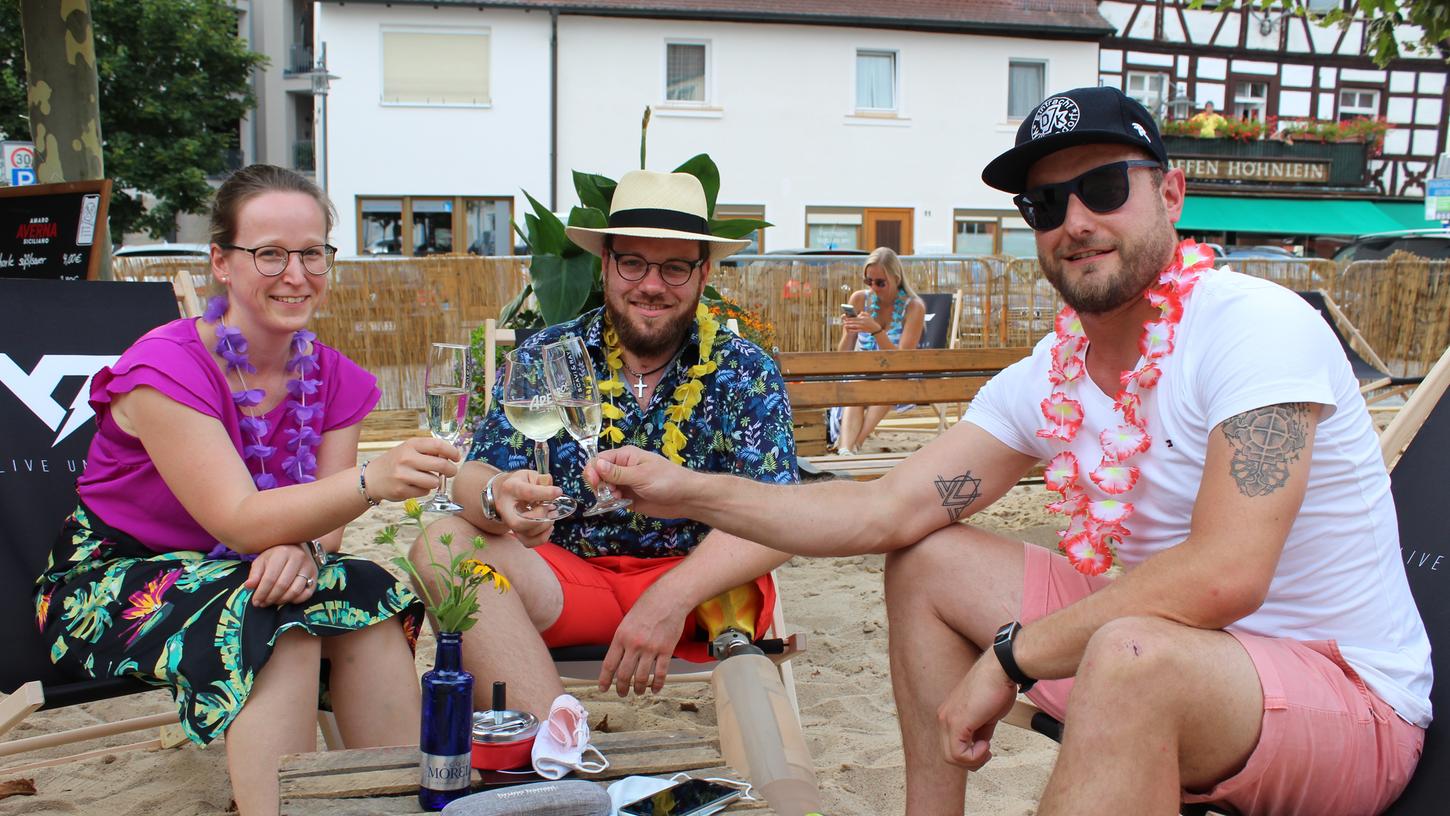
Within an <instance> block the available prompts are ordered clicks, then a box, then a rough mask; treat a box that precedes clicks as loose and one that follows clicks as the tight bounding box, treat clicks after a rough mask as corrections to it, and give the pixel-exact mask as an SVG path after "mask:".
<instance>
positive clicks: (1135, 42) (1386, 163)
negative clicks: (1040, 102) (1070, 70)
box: [1098, 0, 1450, 254]
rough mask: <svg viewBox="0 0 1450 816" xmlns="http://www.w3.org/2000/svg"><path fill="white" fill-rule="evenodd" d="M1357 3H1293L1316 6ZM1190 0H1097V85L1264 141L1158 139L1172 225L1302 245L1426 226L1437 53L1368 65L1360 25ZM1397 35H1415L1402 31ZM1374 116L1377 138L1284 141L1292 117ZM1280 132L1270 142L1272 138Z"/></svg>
mask: <svg viewBox="0 0 1450 816" xmlns="http://www.w3.org/2000/svg"><path fill="white" fill-rule="evenodd" d="M1344 4H1347V5H1346V6H1345V7H1346V9H1347V10H1351V8H1352V7H1353V5H1354V0H1296V5H1300V6H1303V7H1304V8H1305V9H1306V10H1307V11H1308V12H1310V13H1311V15H1312V14H1314V13H1323V12H1327V11H1329V10H1331V9H1333V8H1337V7H1340V6H1341V5H1344ZM1189 5H1190V0H1103V2H1100V3H1099V5H1098V8H1099V11H1100V13H1101V14H1102V15H1103V16H1104V17H1105V18H1106V19H1107V20H1108V21H1109V22H1110V23H1111V24H1112V25H1113V27H1114V28H1115V30H1116V33H1115V34H1114V35H1113V36H1110V37H1109V38H1107V39H1106V40H1104V41H1103V43H1102V47H1101V49H1100V51H1099V68H1100V72H1101V81H1102V83H1103V84H1105V85H1113V86H1116V87H1119V88H1122V89H1123V91H1124V92H1126V93H1128V94H1129V95H1131V96H1134V97H1136V98H1137V99H1139V100H1140V101H1142V102H1143V103H1144V104H1145V105H1147V106H1148V107H1149V108H1150V109H1151V110H1153V111H1154V112H1155V113H1157V114H1158V115H1159V116H1160V118H1162V119H1164V120H1165V121H1167V122H1172V121H1174V120H1181V119H1186V118H1188V117H1190V116H1192V115H1193V114H1195V113H1198V112H1201V111H1202V110H1203V108H1204V105H1205V103H1211V104H1212V105H1213V106H1214V108H1215V110H1216V111H1217V112H1218V113H1220V114H1222V115H1224V116H1227V117H1239V118H1243V119H1248V120H1257V121H1258V122H1261V123H1262V124H1263V125H1264V129H1265V132H1264V134H1263V136H1262V137H1260V138H1257V139H1251V140H1244V141H1240V140H1236V139H1232V138H1217V139H1202V138H1188V137H1184V138H1172V137H1170V138H1169V140H1168V141H1169V154H1170V156H1171V157H1172V158H1173V159H1174V161H1175V163H1177V164H1178V165H1179V166H1180V167H1182V168H1183V169H1184V170H1185V172H1186V173H1187V174H1188V177H1189V194H1190V198H1189V203H1188V207H1187V209H1186V212H1185V213H1184V218H1183V221H1182V222H1180V227H1181V228H1182V229H1184V230H1185V231H1188V232H1194V233H1196V234H1201V235H1203V236H1205V237H1212V238H1217V239H1219V240H1224V241H1227V242H1229V243H1286V244H1308V245H1309V246H1310V248H1311V250H1314V249H1317V250H1318V252H1319V253H1321V254H1322V253H1323V252H1327V251H1328V250H1329V249H1331V248H1332V247H1333V245H1334V244H1335V241H1334V240H1332V238H1331V239H1330V240H1325V237H1326V236H1352V235H1358V234H1363V233H1367V232H1375V231H1380V230H1388V229H1398V228H1405V227H1417V226H1432V225H1431V224H1430V223H1429V222H1426V221H1425V220H1424V215H1423V198H1424V192H1425V182H1426V180H1427V179H1429V178H1433V177H1434V175H1435V171H1436V166H1437V163H1438V162H1439V160H1440V157H1441V156H1442V155H1444V154H1445V151H1446V113H1447V109H1450V83H1447V73H1450V68H1447V65H1446V63H1445V55H1444V54H1429V55H1412V56H1402V58H1400V59H1397V60H1395V61H1393V62H1392V63H1390V64H1389V65H1387V66H1385V67H1384V68H1380V67H1377V66H1376V65H1375V64H1374V63H1373V62H1372V61H1371V60H1370V59H1369V57H1367V56H1365V55H1364V54H1365V40H1366V34H1367V32H1366V25H1365V22H1364V20H1363V19H1355V20H1354V21H1353V22H1350V23H1349V24H1348V25H1346V26H1344V27H1327V28H1326V27H1322V26H1320V25H1318V24H1316V23H1315V22H1314V21H1312V20H1311V19H1308V18H1307V17H1306V16H1303V15H1296V14H1293V13H1286V12H1284V11H1282V10H1275V11H1264V10H1261V9H1259V8H1257V7H1255V6H1256V4H1253V3H1249V4H1246V5H1248V6H1249V7H1248V8H1234V9H1231V10H1225V11H1220V10H1219V9H1215V8H1213V6H1214V5H1215V3H1214V2H1212V0H1210V2H1208V3H1206V4H1205V5H1207V6H1208V8H1204V9H1191V8H1189V7H1188V6H1189ZM1400 34H1401V36H1399V37H1398V39H1399V40H1401V42H1406V41H1410V40H1415V39H1418V37H1419V32H1418V31H1417V30H1414V29H1406V30H1403V31H1401V32H1400ZM1360 117H1365V118H1371V119H1382V120H1384V121H1385V122H1386V123H1388V124H1389V125H1390V129H1389V130H1388V132H1386V133H1384V135H1383V142H1382V144H1376V140H1374V139H1371V140H1370V141H1368V142H1361V143H1353V142H1350V143H1343V142H1341V143H1324V142H1322V141H1319V140H1317V139H1316V138H1315V135H1314V134H1313V133H1309V134H1301V135H1300V136H1299V137H1298V138H1295V137H1294V136H1293V135H1289V136H1287V137H1286V136H1285V131H1286V129H1288V130H1289V131H1291V132H1292V131H1293V130H1294V128H1293V127H1292V126H1293V125H1294V124H1296V123H1304V122H1307V121H1309V120H1319V121H1321V122H1324V121H1328V122H1337V121H1345V120H1351V119H1355V118H1360ZM1276 137H1277V138H1276Z"/></svg>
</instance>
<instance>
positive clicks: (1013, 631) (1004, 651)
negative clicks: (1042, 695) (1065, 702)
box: [992, 621, 1037, 692]
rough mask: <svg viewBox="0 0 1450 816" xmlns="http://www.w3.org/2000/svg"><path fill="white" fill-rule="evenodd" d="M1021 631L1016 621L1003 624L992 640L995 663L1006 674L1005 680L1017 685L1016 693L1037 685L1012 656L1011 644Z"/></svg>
mask: <svg viewBox="0 0 1450 816" xmlns="http://www.w3.org/2000/svg"><path fill="white" fill-rule="evenodd" d="M1021 631H1022V624H1020V623H1018V622H1017V621H1012V622H1011V623H1007V624H1003V625H1002V628H1001V629H998V630H997V635H996V637H993V638H992V652H993V653H994V654H996V655H997V662H998V663H1000V664H1002V671H1003V672H1006V674H1007V679H1009V680H1011V681H1012V682H1014V683H1016V684H1017V690H1018V691H1024V692H1025V691H1027V690H1028V689H1030V688H1032V687H1033V686H1034V685H1036V684H1037V678H1035V677H1029V676H1028V675H1027V672H1024V671H1022V667H1021V666H1018V665H1017V659H1016V658H1015V657H1013V656H1012V644H1013V642H1014V641H1016V640H1017V633H1018V632H1021Z"/></svg>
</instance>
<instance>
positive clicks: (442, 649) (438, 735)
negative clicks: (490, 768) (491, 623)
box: [418, 632, 473, 810]
mask: <svg viewBox="0 0 1450 816" xmlns="http://www.w3.org/2000/svg"><path fill="white" fill-rule="evenodd" d="M461 637H462V636H461V635H460V634H459V633H458V632H439V633H438V652H437V654H436V655H435V656H434V658H433V668H432V669H431V670H429V671H426V672H424V673H423V726H422V734H421V735H420V738H419V741H418V748H419V750H420V752H421V753H422V758H421V759H420V760H419V771H420V773H421V781H420V783H419V786H418V804H420V805H422V806H423V809H424V810H442V809H443V806H444V805H446V804H448V803H449V802H452V801H453V800H454V799H457V798H459V797H461V796H466V795H468V786H469V782H470V781H472V777H473V768H472V766H471V764H470V762H469V759H470V756H471V754H472V750H473V675H471V674H469V673H468V672H466V671H464V670H463V667H462V656H463V646H462V643H461V641H460V639H461Z"/></svg>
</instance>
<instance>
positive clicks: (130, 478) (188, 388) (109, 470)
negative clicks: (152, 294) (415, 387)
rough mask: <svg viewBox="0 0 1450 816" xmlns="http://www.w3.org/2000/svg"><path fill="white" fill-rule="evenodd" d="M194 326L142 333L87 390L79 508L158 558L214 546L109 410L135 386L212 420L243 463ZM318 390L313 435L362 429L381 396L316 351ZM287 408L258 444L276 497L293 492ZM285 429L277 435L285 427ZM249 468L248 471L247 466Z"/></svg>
mask: <svg viewBox="0 0 1450 816" xmlns="http://www.w3.org/2000/svg"><path fill="white" fill-rule="evenodd" d="M196 325H197V318H183V319H181V320H174V321H172V322H170V323H167V324H166V325H164V326H160V327H158V328H156V329H153V330H152V331H150V332H148V333H147V334H146V335H145V336H144V337H142V338H141V339H140V340H137V341H136V343H135V344H134V345H132V346H131V347H130V348H129V349H127V350H126V352H125V353H124V354H122V355H121V359H119V360H117V361H116V363H115V365H112V366H110V367H108V368H103V369H101V370H100V371H99V372H97V373H96V376H95V377H94V378H93V379H92V380H91V395H90V402H91V407H92V408H93V409H94V410H95V412H96V435H95V437H94V438H92V440H91V448H90V453H89V454H88V455H87V457H86V467H85V471H84V472H83V473H82V475H81V477H80V478H79V479H78V480H77V481H76V490H77V492H78V493H79V494H80V498H81V501H83V502H85V503H86V506H87V507H89V508H90V509H91V511H92V512H94V513H95V514H96V515H97V516H99V517H100V518H101V520H102V521H104V522H106V523H107V524H109V525H111V526H112V527H115V528H117V529H120V530H123V531H125V532H127V533H130V534H131V535H133V536H135V537H136V539H137V540H139V541H141V542H142V543H143V544H145V545H146V546H147V547H149V548H150V549H152V550H155V551H156V552H170V551H172V550H200V551H203V552H205V551H208V550H210V549H212V547H214V546H216V543H217V541H216V538H215V537H213V536H212V535H210V534H209V533H207V532H206V530H204V529H202V527H201V525H200V524H197V523H196V520H195V519H193V518H192V517H191V514H190V513H188V512H187V511H186V508H184V507H182V506H181V502H179V501H177V499H176V496H175V495H174V494H172V492H171V488H169V487H168V486H167V485H166V482H165V481H164V480H163V479H162V478H161V474H160V473H158V472H157V471H156V466H155V465H154V464H152V462H151V458H150V457H149V456H147V455H146V449H145V448H144V447H142V445H141V440H139V439H137V438H136V437H134V436H131V435H130V434H128V433H126V432H125V431H123V430H121V429H120V428H119V427H117V426H116V423H115V421H114V420H113V419H112V418H111V412H110V407H111V400H112V399H114V398H115V397H116V396H118V395H120V394H125V393H127V392H129V391H130V390H132V389H133V388H136V387H137V386H147V387H150V388H154V389H156V390H157V391H160V392H161V393H163V394H165V395H166V396H168V397H170V398H171V399H173V400H175V401H176V402H178V403H181V404H182V405H185V406H186V407H188V408H191V409H192V410H194V411H198V412H200V413H203V414H206V415H207V416H209V417H215V418H216V419H217V420H218V421H220V422H221V423H222V426H223V427H225V428H226V430H227V434H228V435H229V436H230V437H231V439H232V445H234V446H235V448H236V453H237V456H241V453H242V447H243V445H244V442H243V441H242V433H241V428H240V427H239V425H238V420H239V419H241V417H242V414H241V413H240V411H239V410H238V408H237V406H236V404H235V403H233V402H232V397H231V391H232V389H231V386H230V385H228V384H227V380H226V377H225V376H224V375H223V374H222V370H221V368H220V367H219V366H218V365H217V363H216V361H215V360H214V359H213V358H212V355H211V351H210V350H209V349H208V348H207V347H206V346H205V344H203V343H202V341H201V337H200V336H199V335H198V334H197V328H196ZM315 346H316V349H315V351H316V356H317V361H318V369H319V373H318V375H317V376H319V377H321V378H322V383H323V384H322V388H321V390H319V391H318V398H319V399H320V400H321V401H322V403H323V405H324V409H323V411H322V414H321V416H320V418H314V419H313V420H312V422H311V423H310V424H311V425H312V427H313V429H314V430H316V431H317V432H318V433H319V434H323V433H326V432H328V431H330V430H333V429H334V428H343V427H347V426H348V425H354V424H356V423H358V422H361V421H362V419H363V417H365V416H367V414H368V412H369V411H371V410H372V408H373V406H374V405H376V404H377V402H378V399H379V397H381V396H382V395H381V393H380V392H379V391H378V387H377V378H376V377H374V376H373V375H372V374H370V373H368V372H367V371H365V370H363V369H362V368H361V367H359V366H358V365H357V364H356V363H354V362H353V361H351V360H349V359H347V358H346V357H344V356H343V355H342V354H341V353H339V352H338V351H337V350H336V349H334V348H331V347H329V346H325V345H323V344H322V343H316V344H315ZM285 409H286V400H283V401H282V402H280V403H278V404H277V406H276V407H275V408H273V409H272V410H271V411H270V412H268V413H267V414H266V418H267V425H268V434H267V438H266V439H263V440H262V441H263V444H266V445H271V446H273V447H275V448H276V453H274V454H273V455H272V457H271V458H270V459H268V460H267V463H266V464H267V472H268V473H271V474H273V475H274V476H276V477H277V485H278V487H283V486H286V485H289V484H295V483H296V482H295V481H294V480H293V479H292V478H291V477H290V476H289V475H288V474H286V473H285V472H283V470H282V460H283V459H284V458H286V457H287V456H288V455H290V454H289V451H288V450H287V447H286V442H287V434H286V429H287V428H293V429H294V430H295V427H296V423H295V422H284V419H285ZM284 426H285V427H284ZM247 464H248V466H249V469H250V468H255V467H256V462H255V461H251V462H248V463H247Z"/></svg>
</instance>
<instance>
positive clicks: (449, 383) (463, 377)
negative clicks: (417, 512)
mask: <svg viewBox="0 0 1450 816" xmlns="http://www.w3.org/2000/svg"><path fill="white" fill-rule="evenodd" d="M423 387H424V389H425V391H426V392H427V399H428V430H429V431H431V432H432V434H433V437H434V438H435V439H442V440H443V441H444V442H447V443H448V444H450V445H453V446H454V447H457V446H458V444H459V443H460V442H462V441H463V435H464V432H465V431H466V430H467V425H468V395H469V394H470V393H471V392H472V391H473V364H472V363H471V362H470V361H469V353H468V346H464V345H460V344H458V343H434V344H433V346H432V347H431V348H430V349H429V350H428V370H427V372H426V373H425V374H424V377H423ZM423 509H424V510H427V511H429V512H433V513H456V512H458V511H459V510H462V509H463V508H462V507H461V506H460V505H459V504H458V503H457V502H454V501H453V500H452V499H450V498H449V497H448V477H447V476H444V475H443V474H441V473H440V474H438V492H437V493H434V494H433V498H432V499H429V500H428V503H427V504H425V505H424V506H423Z"/></svg>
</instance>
